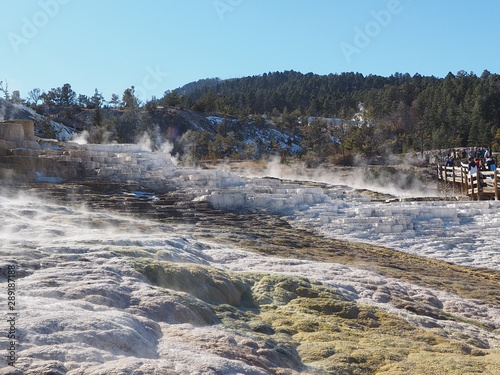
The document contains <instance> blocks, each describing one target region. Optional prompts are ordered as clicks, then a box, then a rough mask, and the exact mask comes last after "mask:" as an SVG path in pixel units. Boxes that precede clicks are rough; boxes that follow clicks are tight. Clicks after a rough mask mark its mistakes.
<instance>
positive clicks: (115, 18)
mask: <svg viewBox="0 0 500 375" xmlns="http://www.w3.org/2000/svg"><path fill="white" fill-rule="evenodd" d="M0 14H1V16H2V17H1V23H0V51H1V54H0V80H7V81H8V84H9V90H10V91H11V92H12V91H13V90H16V89H17V90H20V92H21V97H23V98H24V97H26V94H27V92H28V91H29V90H31V89H33V88H35V87H37V88H40V89H42V90H44V91H48V90H50V89H51V88H53V87H60V86H62V85H63V84H65V83H69V84H71V86H72V88H73V90H75V91H76V92H77V93H79V94H85V95H92V94H93V93H94V89H96V88H97V89H98V90H99V91H100V92H102V93H103V95H104V96H105V98H106V99H107V100H109V99H110V96H111V94H112V93H116V94H118V95H119V96H120V97H121V95H122V93H123V91H124V89H126V88H128V87H130V86H132V85H134V86H136V87H137V88H138V94H139V95H140V96H141V99H149V98H151V97H152V96H153V95H154V96H157V97H161V96H162V95H163V93H164V92H165V90H171V89H174V88H177V87H179V86H182V85H184V84H186V83H189V82H191V81H196V80H198V79H201V78H211V77H220V78H234V77H242V76H248V75H258V74H262V73H266V72H274V71H283V70H295V71H300V72H303V73H308V72H313V73H317V74H329V73H342V72H360V73H362V74H365V75H368V74H378V75H384V76H389V75H391V74H393V73H395V72H401V73H410V74H411V75H413V74H415V73H420V74H422V75H434V76H437V77H444V76H446V74H447V73H448V72H450V71H451V72H452V73H456V72H458V71H459V70H465V71H467V72H471V71H472V72H474V73H476V74H478V75H480V74H481V73H482V72H483V70H485V69H487V70H489V71H491V72H492V73H500V48H499V47H500V43H499V41H500V40H499V39H500V22H499V21H498V15H499V14H500V2H499V1H498V0H478V1H474V2H472V1H465V0H455V1H451V0H450V1H445V0H441V1H440V0H372V1H363V0H356V1H354V0H141V1H137V0H120V1H119V0H22V1H21V0H0Z"/></svg>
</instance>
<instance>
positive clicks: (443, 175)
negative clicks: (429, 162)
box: [437, 164, 500, 200]
mask: <svg viewBox="0 0 500 375" xmlns="http://www.w3.org/2000/svg"><path fill="white" fill-rule="evenodd" d="M499 173H500V172H499V171H498V170H496V171H477V172H476V173H473V174H470V173H469V170H468V168H467V167H464V166H459V167H446V166H444V165H439V164H438V167H437V178H438V180H440V181H444V182H446V183H450V184H453V185H455V186H456V185H459V186H460V190H461V192H462V194H466V195H469V196H470V197H471V198H472V199H478V200H480V199H491V198H493V197H494V198H495V200H499V199H500V192H499V186H498V185H499V181H500V178H499Z"/></svg>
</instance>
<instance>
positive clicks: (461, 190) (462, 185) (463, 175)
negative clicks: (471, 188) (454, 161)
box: [460, 167, 467, 194]
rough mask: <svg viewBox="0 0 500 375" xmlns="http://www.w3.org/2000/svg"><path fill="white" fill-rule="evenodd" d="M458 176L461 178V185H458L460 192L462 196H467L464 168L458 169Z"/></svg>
mask: <svg viewBox="0 0 500 375" xmlns="http://www.w3.org/2000/svg"><path fill="white" fill-rule="evenodd" d="M460 176H461V178H462V183H461V184H460V192H461V193H462V194H464V193H465V194H467V173H466V172H465V168H464V167H461V168H460Z"/></svg>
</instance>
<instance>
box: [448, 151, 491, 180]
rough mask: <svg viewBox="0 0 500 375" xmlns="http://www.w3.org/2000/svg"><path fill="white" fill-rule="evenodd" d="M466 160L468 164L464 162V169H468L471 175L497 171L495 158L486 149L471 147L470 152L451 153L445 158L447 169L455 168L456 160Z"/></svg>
mask: <svg viewBox="0 0 500 375" xmlns="http://www.w3.org/2000/svg"><path fill="white" fill-rule="evenodd" d="M462 159H466V160H467V161H468V163H464V162H462V166H463V167H467V169H468V170H469V173H470V174H473V173H476V172H477V171H494V170H496V169H497V166H496V162H495V158H494V157H493V155H492V154H491V153H490V151H489V150H488V149H486V148H485V147H482V146H480V147H470V148H469V150H466V149H463V150H462V151H460V150H456V151H453V154H452V153H451V152H450V153H448V154H447V155H446V157H445V158H444V163H445V165H446V166H447V167H453V166H454V164H455V160H459V161H460V160H462Z"/></svg>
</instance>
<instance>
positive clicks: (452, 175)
mask: <svg viewBox="0 0 500 375" xmlns="http://www.w3.org/2000/svg"><path fill="white" fill-rule="evenodd" d="M451 179H452V181H453V182H452V183H453V194H455V188H456V187H455V183H456V181H455V167H451Z"/></svg>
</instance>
